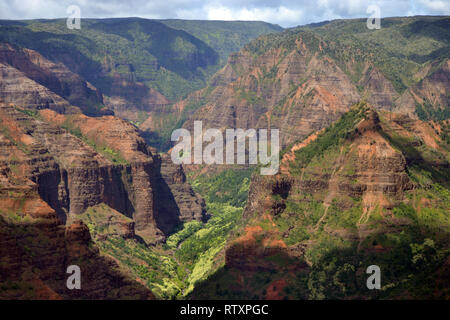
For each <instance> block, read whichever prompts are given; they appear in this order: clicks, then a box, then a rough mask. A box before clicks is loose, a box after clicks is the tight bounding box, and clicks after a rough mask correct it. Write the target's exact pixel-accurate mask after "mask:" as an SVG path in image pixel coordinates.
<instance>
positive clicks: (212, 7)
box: [0, 0, 450, 27]
mask: <svg viewBox="0 0 450 320" xmlns="http://www.w3.org/2000/svg"><path fill="white" fill-rule="evenodd" d="M373 4H375V5H378V6H379V7H380V11H381V16H382V17H390V16H410V15H450V0H316V1H314V0H207V1H205V0H126V1H125V0H112V1H111V0H108V1H107V0H97V1H93V0H0V19H34V18H61V17H66V16H67V13H66V11H67V8H68V7H69V6H70V5H77V6H79V7H80V9H81V17H82V18H83V17H84V18H108V17H142V18H154V19H163V18H178V19H207V20H262V21H267V22H271V23H277V24H279V25H281V26H283V27H291V26H296V25H302V24H307V23H311V22H319V21H323V20H331V19H339V18H358V17H359V18H361V17H368V16H369V15H370V14H368V13H367V8H368V7H369V5H373Z"/></svg>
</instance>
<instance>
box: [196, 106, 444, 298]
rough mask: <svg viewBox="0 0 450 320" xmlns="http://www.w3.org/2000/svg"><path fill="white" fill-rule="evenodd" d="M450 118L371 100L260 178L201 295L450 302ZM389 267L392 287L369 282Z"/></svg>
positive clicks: (386, 277) (386, 274)
mask: <svg viewBox="0 0 450 320" xmlns="http://www.w3.org/2000/svg"><path fill="white" fill-rule="evenodd" d="M447 135H448V124H447V123H444V122H442V123H436V122H431V123H426V122H422V121H419V120H414V119H411V118H409V117H407V116H399V115H395V114H391V113H387V112H377V111H375V109H373V108H370V107H367V106H366V105H365V104H360V105H357V106H355V107H353V108H352V109H351V110H350V111H349V112H347V113H345V114H344V115H343V116H342V117H341V118H340V120H338V121H337V122H336V123H334V124H333V125H332V126H330V127H329V128H327V129H326V130H323V131H321V132H318V133H316V134H315V135H312V136H311V137H310V138H308V139H306V140H305V141H304V142H302V143H300V144H295V145H294V146H292V147H291V148H290V149H288V150H287V151H286V153H285V154H284V155H283V161H282V170H281V173H280V174H278V175H276V176H272V177H263V176H259V175H258V174H254V175H253V178H252V182H251V186H250V191H249V200H248V203H247V206H246V209H245V213H244V219H245V222H244V223H243V225H242V227H241V228H240V230H239V231H236V232H235V234H234V235H233V239H232V240H231V241H230V242H229V244H228V246H227V249H226V252H225V259H226V263H225V266H224V268H223V269H222V270H219V271H218V272H217V273H216V274H215V275H213V276H211V277H210V278H209V279H208V280H206V281H205V282H203V283H202V284H200V285H199V286H198V287H196V289H195V290H194V292H193V293H192V295H191V297H192V298H205V297H210V298H211V297H214V298H220V299H229V298H244V299H250V298H268V299H274V298H275V299H276V298H277V299H283V298H288V299H295V298H297V299H299V298H300V299H307V298H310V299H330V298H331V299H336V298H339V299H341V298H357V299H371V298H395V299H402V298H447V299H448V294H449V292H448V287H449V283H448V274H449V273H448V272H449V265H448V256H449V252H450V251H449V247H448V243H449V240H450V238H449V231H450V220H449V216H448V214H449V211H448V210H449V207H448V203H449V198H448V196H449V193H448V187H449V186H448V181H449V179H448V178H449V177H448V175H449V173H448V163H449V149H448V142H446V141H447V139H448V138H445V137H446V136H447ZM369 265H378V266H379V267H380V268H381V272H382V290H380V291H377V290H375V291H371V290H368V289H367V288H366V286H365V284H366V278H367V276H366V275H365V270H366V268H367V267H368V266H369Z"/></svg>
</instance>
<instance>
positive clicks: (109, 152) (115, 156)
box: [61, 117, 128, 164]
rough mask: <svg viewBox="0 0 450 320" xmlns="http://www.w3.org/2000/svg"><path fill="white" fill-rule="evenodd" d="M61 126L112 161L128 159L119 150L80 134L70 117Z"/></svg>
mask: <svg viewBox="0 0 450 320" xmlns="http://www.w3.org/2000/svg"><path fill="white" fill-rule="evenodd" d="M61 128H63V129H65V130H67V131H68V132H69V133H70V134H72V135H74V136H76V137H77V138H78V139H81V140H82V141H83V142H84V143H86V144H88V145H89V146H91V147H92V148H93V149H94V150H95V151H96V152H98V153H100V154H101V155H103V156H104V157H105V158H107V159H109V160H110V161H112V162H113V163H117V164H128V161H127V160H125V158H124V157H123V156H122V155H121V154H120V152H118V151H116V150H113V149H111V148H109V147H108V146H105V145H102V144H99V143H97V142H96V141H94V140H92V139H89V138H88V137H86V136H85V135H83V134H82V132H81V130H80V128H78V127H77V126H75V125H74V124H73V123H72V121H71V119H70V117H68V119H66V120H65V121H64V123H63V124H62V125H61Z"/></svg>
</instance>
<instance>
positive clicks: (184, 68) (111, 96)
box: [0, 18, 280, 123]
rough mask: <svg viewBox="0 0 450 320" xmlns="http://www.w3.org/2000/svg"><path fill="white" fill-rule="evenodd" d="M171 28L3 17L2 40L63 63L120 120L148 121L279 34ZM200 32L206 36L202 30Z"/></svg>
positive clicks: (208, 25) (222, 26) (265, 28)
mask: <svg viewBox="0 0 450 320" xmlns="http://www.w3.org/2000/svg"><path fill="white" fill-rule="evenodd" d="M172 23H174V24H175V25H176V28H171V27H170V26H168V25H170V24H171V23H170V21H167V22H166V23H165V24H164V23H161V22H158V21H156V20H148V19H140V18H120V19H83V25H82V29H81V30H70V29H68V28H67V27H66V21H65V20H62V19H60V20H25V21H9V20H3V21H0V42H5V43H9V44H10V45H13V46H17V47H19V48H28V49H32V50H34V51H36V52H38V53H39V54H41V55H42V56H44V57H45V58H46V59H48V60H50V61H52V62H54V63H63V64H64V65H65V67H67V68H68V69H69V70H70V71H71V72H73V73H76V74H78V75H79V76H81V77H82V78H83V79H84V80H86V81H88V82H89V83H91V84H92V85H93V86H95V87H96V88H97V89H99V90H101V92H102V93H103V94H104V95H105V97H104V101H103V100H101V101H96V102H94V101H93V102H92V104H93V105H94V106H96V107H98V105H99V104H100V105H103V104H104V105H106V106H107V107H108V108H109V109H111V110H114V111H115V113H116V115H119V116H121V117H122V118H126V119H128V120H131V121H134V122H135V123H141V122H142V121H144V120H145V119H146V118H147V117H148V112H150V111H153V110H155V109H156V110H157V111H158V112H164V108H165V107H166V106H167V105H168V104H170V103H171V102H172V101H175V100H177V99H179V98H181V97H183V96H185V95H187V94H188V93H190V92H192V91H195V90H198V89H200V88H202V87H204V86H205V84H206V83H207V81H208V79H209V78H210V76H211V75H212V74H213V73H214V72H215V71H217V70H218V69H219V68H220V67H221V66H223V64H224V59H225V57H226V56H227V55H228V53H229V52H230V50H236V51H238V50H239V49H240V48H241V46H243V45H245V44H247V43H248V41H250V40H252V39H254V38H255V37H257V36H259V35H261V34H265V33H269V32H274V31H278V30H279V29H280V28H278V27H276V26H273V25H270V24H261V23H253V22H245V23H241V24H240V25H236V26H235V25H234V24H235V23H234V22H223V23H214V22H206V21H196V22H195V23H194V22H189V21H183V20H177V21H172ZM253 24H254V26H253ZM243 26H245V28H239V31H236V29H237V28H238V27H243ZM261 26H262V28H261ZM198 28H201V29H202V30H203V31H202V32H201V33H198V32H197V31H196V30H197V29H198ZM182 29H186V30H187V31H188V32H186V31H183V30H182ZM189 32H192V34H191V33H189ZM197 34H198V35H199V36H200V38H197V37H196V35H197ZM228 37H230V38H229V40H227V41H225V40H224V39H225V38H228ZM202 39H205V41H206V43H205V42H204V41H203V40H202ZM224 41H225V42H224ZM207 43H210V44H211V45H209V44H207Z"/></svg>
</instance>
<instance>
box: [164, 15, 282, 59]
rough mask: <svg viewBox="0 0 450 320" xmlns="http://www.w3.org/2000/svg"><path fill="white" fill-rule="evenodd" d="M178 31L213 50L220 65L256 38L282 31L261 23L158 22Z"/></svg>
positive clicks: (276, 27)
mask: <svg viewBox="0 0 450 320" xmlns="http://www.w3.org/2000/svg"><path fill="white" fill-rule="evenodd" d="M159 21H160V22H161V23H164V24H165V25H167V26H169V27H171V28H173V29H178V30H183V31H186V32H187V33H189V34H192V35H193V36H195V37H197V38H198V39H200V40H202V41H203V42H205V43H206V44H207V45H209V46H210V47H211V48H213V49H214V50H215V51H216V52H217V53H218V54H219V56H220V65H221V66H223V65H225V63H226V62H227V59H228V56H229V55H230V53H232V52H238V51H239V50H240V49H241V48H242V47H244V46H245V45H246V44H247V43H249V42H250V41H251V40H253V39H256V38H257V37H259V36H261V35H264V34H269V33H274V32H280V31H283V28H282V27H280V26H278V25H274V24H270V23H267V22H262V21H214V20H179V19H169V20H159Z"/></svg>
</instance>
